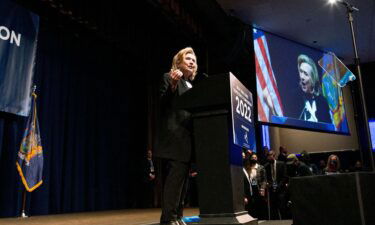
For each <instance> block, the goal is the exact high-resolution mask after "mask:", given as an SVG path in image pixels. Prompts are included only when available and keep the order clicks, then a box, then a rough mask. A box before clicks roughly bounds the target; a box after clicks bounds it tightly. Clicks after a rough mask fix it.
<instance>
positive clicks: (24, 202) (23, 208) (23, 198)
mask: <svg viewBox="0 0 375 225" xmlns="http://www.w3.org/2000/svg"><path fill="white" fill-rule="evenodd" d="M22 196H23V197H22V212H21V217H22V218H27V217H28V216H27V215H26V210H25V209H26V189H25V188H24V189H23V194H22Z"/></svg>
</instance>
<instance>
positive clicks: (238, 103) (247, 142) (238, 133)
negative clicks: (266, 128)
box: [230, 73, 255, 150]
mask: <svg viewBox="0 0 375 225" xmlns="http://www.w3.org/2000/svg"><path fill="white" fill-rule="evenodd" d="M230 89H231V91H230V93H231V106H232V107H231V108H232V113H231V114H232V126H233V128H232V129H233V143H234V144H235V145H238V146H240V147H242V146H245V147H246V148H248V149H252V150H255V130H254V119H253V118H254V117H253V95H252V94H251V92H250V91H249V90H248V89H247V88H246V87H245V86H244V85H243V84H242V83H241V82H240V81H239V80H238V79H237V78H236V77H235V76H234V75H233V74H232V73H230Z"/></svg>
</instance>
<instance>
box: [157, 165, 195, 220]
mask: <svg viewBox="0 0 375 225" xmlns="http://www.w3.org/2000/svg"><path fill="white" fill-rule="evenodd" d="M159 166H160V169H159V172H161V174H160V173H159V174H160V175H159V178H161V179H162V187H161V188H162V196H161V207H162V213H161V217H160V222H161V223H165V222H169V221H173V220H177V219H181V218H182V216H183V209H184V199H185V195H186V192H187V187H188V180H189V168H190V163H188V162H179V161H175V160H171V159H161V162H160V164H159Z"/></svg>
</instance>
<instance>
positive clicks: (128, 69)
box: [0, 1, 254, 217]
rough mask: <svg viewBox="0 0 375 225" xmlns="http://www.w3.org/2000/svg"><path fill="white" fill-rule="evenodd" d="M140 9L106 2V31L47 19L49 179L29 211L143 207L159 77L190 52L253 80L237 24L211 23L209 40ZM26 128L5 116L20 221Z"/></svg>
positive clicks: (203, 68) (42, 36)
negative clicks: (19, 167)
mask: <svg viewBox="0 0 375 225" xmlns="http://www.w3.org/2000/svg"><path fill="white" fill-rule="evenodd" d="M142 2H143V3H142ZM146 2H147V1H146ZM199 2H201V1H197V2H196V3H199ZM118 4H120V3H118ZM136 4H137V5H136V6H134V7H133V8H130V7H117V5H115V4H114V5H110V4H109V5H106V7H104V8H103V10H102V11H101V12H102V14H100V15H98V16H97V18H101V16H103V13H105V18H104V19H103V18H102V19H101V20H100V21H101V23H98V24H99V25H101V24H104V25H105V26H104V25H103V26H100V27H99V28H101V29H99V30H98V31H92V30H91V31H90V30H85V29H84V28H82V27H79V26H78V27H77V26H74V27H70V25H71V24H70V22H69V21H65V22H61V23H60V22H59V19H58V18H57V19H56V18H55V19H50V20H48V19H42V20H41V26H40V31H39V37H38V49H37V59H36V68H35V83H36V85H37V86H38V87H37V93H38V99H37V104H38V117H39V123H40V130H41V137H42V144H43V154H44V170H43V173H44V174H43V180H44V183H43V184H42V186H41V187H39V188H38V189H36V190H35V191H34V192H32V193H28V194H27V201H26V211H27V212H28V214H29V215H43V214H56V213H70V212H79V211H97V210H107V209H121V208H133V207H139V206H140V205H139V204H138V203H139V201H138V200H139V199H140V198H142V193H141V192H140V191H139V190H141V189H140V185H142V177H141V174H142V172H143V168H142V167H141V166H142V165H141V163H140V162H141V161H142V159H143V158H144V156H145V154H146V149H147V148H152V143H153V141H154V140H153V130H154V129H155V128H154V126H153V124H154V122H155V121H154V120H155V116H154V113H155V109H156V106H155V101H156V99H157V97H156V95H157V87H158V81H159V79H160V77H161V75H162V74H163V73H165V72H168V71H169V69H170V65H171V62H172V57H173V55H174V54H175V53H176V52H177V51H178V50H180V49H181V48H184V47H187V46H192V47H193V48H194V49H195V51H196V53H197V56H198V63H199V65H200V71H199V72H207V73H209V74H210V75H213V74H216V73H222V72H227V71H233V72H235V73H236V75H237V76H238V77H239V78H240V77H242V78H245V79H244V81H245V83H247V82H248V81H247V79H246V78H247V77H248V76H249V73H250V72H249V70H250V69H249V68H251V65H250V66H249V65H248V62H249V55H252V53H251V52H250V54H249V52H248V49H249V46H247V44H245V42H244V40H245V39H246V38H247V36H246V35H243V34H244V33H243V29H244V27H242V25H241V28H238V27H237V26H236V29H235V30H236V32H229V31H228V29H229V28H230V29H234V28H233V26H229V25H228V26H227V28H226V29H224V28H225V27H222V26H218V24H219V22H217V23H218V24H217V25H216V26H213V25H212V21H202V23H203V24H206V25H204V30H206V32H203V34H204V35H206V40H205V41H203V42H202V40H198V39H197V38H196V35H195V34H193V33H191V32H190V31H189V30H188V29H186V28H185V27H184V26H180V25H179V23H178V22H176V21H175V20H174V19H173V17H170V16H166V15H165V12H164V11H163V10H161V9H160V8H159V7H158V6H151V5H152V4H151V5H150V4H148V3H147V4H146V3H144V1H140V2H138V1H137V3H136ZM120 5H121V4H120ZM210 8H211V7H210ZM98 11H100V10H99V9H98ZM218 13H222V11H218ZM95 15H96V14H95ZM203 17H205V14H204V13H201V17H199V18H201V19H202V18H203ZM211 18H215V19H216V18H218V17H216V16H215V17H211ZM220 21H221V20H220ZM76 25H77V24H76ZM246 29H247V28H246ZM213 30H217V31H218V32H213ZM238 30H241V31H240V32H238ZM219 31H220V32H219ZM224 34H225V35H228V36H231V35H232V34H235V37H234V38H235V39H236V40H237V41H230V40H226V39H223V38H222V37H223V35H224ZM236 37H237V38H236ZM249 40H251V39H249ZM243 45H246V46H247V47H246V49H245V50H243ZM233 46H235V47H233ZM236 46H237V47H238V46H241V47H238V48H237V47H236ZM238 49H241V51H240V50H238ZM229 56H230V57H229ZM209 68H211V69H209ZM249 83H251V82H249ZM253 93H254V92H253ZM25 122H26V118H23V117H18V116H14V115H11V114H6V113H0V179H1V181H0V182H1V185H0V217H13V216H18V215H19V214H20V211H21V208H22V192H23V187H22V185H21V181H20V178H19V176H18V174H17V171H16V167H15V162H16V156H17V152H18V148H19V145H20V141H21V137H22V134H23V131H24V126H25Z"/></svg>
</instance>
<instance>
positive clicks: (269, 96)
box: [253, 29, 284, 122]
mask: <svg viewBox="0 0 375 225" xmlns="http://www.w3.org/2000/svg"><path fill="white" fill-rule="evenodd" d="M253 37H254V52H255V67H256V77H257V79H256V80H257V94H258V101H257V102H258V120H259V121H262V122H270V119H271V118H270V117H271V115H275V116H283V115H284V113H283V107H282V102H281V98H280V94H279V90H278V88H277V83H276V79H275V75H274V72H273V70H272V65H271V57H270V53H269V51H268V45H267V40H266V36H265V35H264V33H263V32H262V31H260V30H257V29H253ZM267 103H268V104H267ZM272 109H273V110H272Z"/></svg>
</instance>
